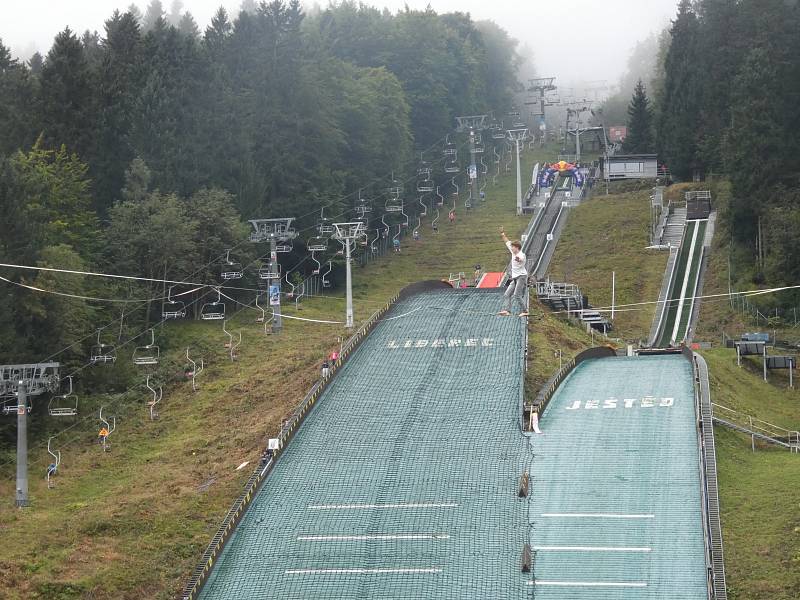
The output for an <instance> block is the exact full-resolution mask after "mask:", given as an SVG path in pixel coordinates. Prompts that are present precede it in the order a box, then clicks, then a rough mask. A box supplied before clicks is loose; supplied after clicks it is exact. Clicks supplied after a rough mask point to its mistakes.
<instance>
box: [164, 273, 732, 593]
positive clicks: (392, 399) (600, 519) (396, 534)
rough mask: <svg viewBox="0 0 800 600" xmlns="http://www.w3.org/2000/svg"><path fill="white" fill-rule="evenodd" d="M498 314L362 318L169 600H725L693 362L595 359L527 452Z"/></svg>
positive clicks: (404, 308) (512, 349)
mask: <svg viewBox="0 0 800 600" xmlns="http://www.w3.org/2000/svg"><path fill="white" fill-rule="evenodd" d="M501 294H502V290H501V289H497V288H495V289H459V290H456V289H452V288H451V287H449V286H447V285H446V284H442V283H441V282H425V283H422V284H416V285H414V286H410V287H409V288H407V289H406V290H404V292H402V293H401V294H400V296H399V297H398V298H397V299H395V301H393V302H392V303H391V304H390V305H389V306H387V307H386V309H385V310H383V311H381V312H380V313H379V314H377V315H375V317H374V318H373V319H371V320H370V321H369V323H368V324H367V325H366V326H365V328H364V329H363V330H362V331H360V332H358V333H357V334H356V335H355V336H354V338H353V342H352V344H350V345H349V346H348V347H347V348H346V349H345V352H343V356H342V359H341V360H340V362H339V363H337V365H336V368H335V369H334V372H333V373H332V374H331V376H329V377H328V378H326V379H325V380H324V381H323V382H321V383H320V384H319V385H318V386H317V387H315V389H314V390H312V392H311V393H310V395H309V396H308V397H307V398H306V400H305V401H304V404H303V406H302V409H301V410H300V411H299V412H298V415H297V419H296V420H295V421H294V422H293V423H292V424H291V426H290V427H289V428H288V429H287V431H286V432H285V433H284V434H283V435H282V438H281V439H282V442H283V445H282V448H281V449H280V450H279V451H278V452H277V453H276V455H275V456H274V457H273V458H272V459H271V460H270V461H269V462H268V463H267V464H266V465H264V466H263V467H262V468H260V470H257V471H256V472H254V474H253V476H252V477H251V479H250V481H248V484H247V487H246V489H245V492H244V493H243V495H242V497H241V498H239V500H237V502H236V504H234V506H233V507H232V509H231V511H230V512H229V513H228V515H227V516H226V518H225V521H224V522H223V525H222V527H221V528H220V530H219V532H218V533H217V535H216V536H214V539H213V540H212V542H211V544H210V545H209V548H208V549H207V550H206V553H205V554H204V556H203V558H202V560H201V562H200V564H199V565H198V567H197V569H196V571H195V572H194V574H193V576H192V579H191V580H190V582H189V584H188V585H187V586H186V588H185V590H184V592H183V594H182V595H181V596H180V597H181V598H183V599H186V600H194V599H196V598H200V599H202V600H216V599H223V598H224V599H226V600H230V599H245V598H246V599H262V598H263V599H267V598H270V599H272V598H287V599H289V598H291V599H300V598H303V599H307V598H315V599H324V598H329V599H356V598H361V599H364V598H382V599H388V598H454V599H455V598H458V599H462V598H463V599H478V598H480V599H488V598H492V599H512V598H534V597H535V598H547V599H549V598H552V599H556V598H557V599H571V600H575V599H577V600H581V599H584V598H585V599H589V598H592V599H600V600H603V599H611V598H621V599H627V598H631V599H633V598H636V599H650V598H652V599H655V598H673V599H678V598H687V599H688V598H692V599H695V598H696V599H700V598H714V597H720V596H714V595H713V592H714V585H713V581H712V580H713V576H712V575H713V574H712V569H711V562H712V561H711V555H710V553H709V551H708V547H709V545H708V544H707V543H706V540H707V539H708V529H709V527H708V523H709V519H708V517H707V511H706V508H705V507H706V504H707V498H706V492H705V490H706V487H707V486H706V478H705V472H704V468H703V464H704V454H703V453H702V452H701V451H700V448H701V436H702V434H703V432H702V431H701V430H700V429H699V428H698V420H697V414H699V413H698V406H699V404H698V396H697V389H698V386H697V385H695V383H696V382H695V375H694V373H695V369H694V368H693V366H692V362H691V361H690V360H687V357H686V356H683V355H674V354H673V355H666V356H648V357H644V356H641V357H615V356H612V355H613V352H612V351H611V350H609V349H605V348H603V349H594V350H593V351H591V352H590V354H589V355H587V356H585V357H584V358H586V359H585V360H581V359H580V357H579V358H578V359H576V360H575V361H573V362H571V363H570V364H569V365H567V366H566V367H565V369H564V370H563V372H561V373H559V374H558V375H557V376H556V380H555V383H554V384H553V385H552V386H551V388H550V390H549V391H548V392H547V393H546V394H545V395H544V397H543V400H542V401H541V402H540V403H539V404H538V405H537V411H538V415H539V417H540V420H539V424H540V426H541V429H542V430H543V432H544V433H543V434H541V435H538V434H532V433H529V432H527V431H525V425H524V423H523V419H522V414H523V393H524V374H525V353H526V348H527V322H526V319H520V318H517V317H498V316H496V315H495V313H496V312H497V309H498V307H499V305H500V303H501ZM712 440H713V438H712ZM711 445H712V448H713V441H712V444H711ZM714 491H715V489H714ZM717 527H718V522H717ZM722 589H723V590H724V581H723V587H722Z"/></svg>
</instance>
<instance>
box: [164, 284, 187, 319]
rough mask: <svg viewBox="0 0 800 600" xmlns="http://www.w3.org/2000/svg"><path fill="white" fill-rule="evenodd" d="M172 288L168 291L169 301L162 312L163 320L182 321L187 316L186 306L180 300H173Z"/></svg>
mask: <svg viewBox="0 0 800 600" xmlns="http://www.w3.org/2000/svg"><path fill="white" fill-rule="evenodd" d="M173 287H174V286H170V288H169V290H168V291H167V301H166V302H165V303H164V308H163V309H162V311H161V318H162V319H182V318H184V317H185V316H186V304H185V303H183V302H181V301H180V300H173V299H172V288H173Z"/></svg>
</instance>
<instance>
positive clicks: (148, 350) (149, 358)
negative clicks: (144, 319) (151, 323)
mask: <svg viewBox="0 0 800 600" xmlns="http://www.w3.org/2000/svg"><path fill="white" fill-rule="evenodd" d="M159 354H160V351H159V348H158V346H156V334H155V331H153V330H152V329H150V343H149V344H145V345H144V346H137V347H136V349H134V351H133V364H135V365H138V366H146V365H157V364H158V359H159Z"/></svg>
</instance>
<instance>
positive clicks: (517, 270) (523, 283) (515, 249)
mask: <svg viewBox="0 0 800 600" xmlns="http://www.w3.org/2000/svg"><path fill="white" fill-rule="evenodd" d="M500 235H501V236H502V238H503V242H504V243H505V245H506V248H508V251H509V252H511V265H510V267H509V270H510V275H509V278H508V284H507V287H506V292H505V294H503V309H502V310H501V311H500V312H499V313H497V314H499V315H501V316H504V317H507V316H509V315H510V314H511V312H510V311H511V308H512V304H513V303H514V301H515V300H516V301H518V302H519V305H520V307H521V309H520V313H519V316H520V317H527V316H528V310H527V307H526V306H525V290H527V288H528V270H527V269H526V267H525V261H526V258H525V253H524V252H522V244H520V243H519V242H518V241H516V240H514V241H513V242H512V241H511V240H509V239H508V236H506V232H505V230H504V229H503V228H502V227H501V228H500Z"/></svg>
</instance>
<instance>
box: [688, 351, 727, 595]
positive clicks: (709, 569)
mask: <svg viewBox="0 0 800 600" xmlns="http://www.w3.org/2000/svg"><path fill="white" fill-rule="evenodd" d="M683 355H684V356H685V357H686V358H687V359H688V360H689V361H690V362H691V363H692V371H693V374H694V391H695V414H696V417H697V423H698V440H697V443H698V448H699V450H700V477H701V483H702V494H703V502H702V513H703V527H704V530H705V536H704V537H705V546H706V574H707V586H708V597H709V599H710V600H727V597H728V595H727V594H728V592H727V586H726V583H725V561H724V557H723V547H722V524H721V520H720V514H719V491H718V487H717V453H716V445H715V443H714V424H713V411H712V403H711V391H710V389H711V388H710V385H709V381H708V365H706V361H705V359H704V358H703V357H702V356H700V355H699V354H695V353H694V352H692V351H691V350H689V349H684V351H683Z"/></svg>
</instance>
